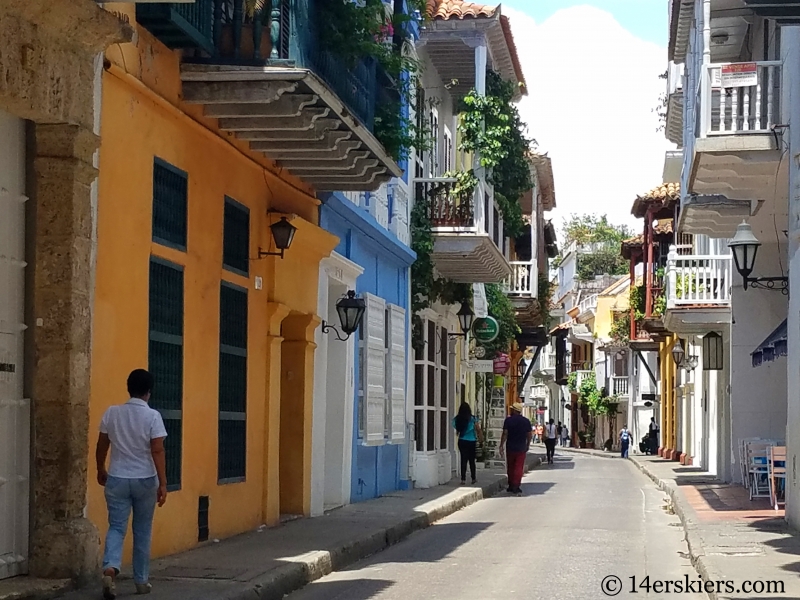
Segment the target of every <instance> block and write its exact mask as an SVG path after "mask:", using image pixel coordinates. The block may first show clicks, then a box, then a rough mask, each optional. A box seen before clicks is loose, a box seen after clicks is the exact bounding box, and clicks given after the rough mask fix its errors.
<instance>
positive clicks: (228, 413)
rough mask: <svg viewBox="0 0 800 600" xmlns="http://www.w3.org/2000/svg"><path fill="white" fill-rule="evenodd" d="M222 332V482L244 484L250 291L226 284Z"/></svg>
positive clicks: (219, 458)
mask: <svg viewBox="0 0 800 600" xmlns="http://www.w3.org/2000/svg"><path fill="white" fill-rule="evenodd" d="M219 321H220V328H219V329H220V330H219V343H220V345H219V431H218V432H219V440H218V456H217V467H218V473H217V477H218V480H219V483H235V482H239V481H244V479H245V474H246V464H247V460H246V459H247V290H245V289H243V288H240V287H238V286H235V285H233V284H230V283H227V282H222V285H221V286H220V319H219Z"/></svg>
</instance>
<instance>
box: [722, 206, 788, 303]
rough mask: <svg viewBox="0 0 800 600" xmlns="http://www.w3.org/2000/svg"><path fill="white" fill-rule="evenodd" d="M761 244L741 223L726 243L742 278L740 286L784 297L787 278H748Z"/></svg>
mask: <svg viewBox="0 0 800 600" xmlns="http://www.w3.org/2000/svg"><path fill="white" fill-rule="evenodd" d="M760 246H761V242H759V241H758V238H757V237H756V236H755V235H753V229H752V227H750V225H748V224H747V223H746V222H744V221H742V223H741V224H740V225H739V227H737V228H736V235H735V236H733V239H732V240H731V241H730V243H728V247H729V248H730V249H731V251H732V252H733V262H734V263H735V264H736V270H737V271H739V275H741V276H742V285H743V287H744V289H745V290H746V289H747V288H748V287H754V288H761V289H766V290H779V291H780V292H782V293H783V294H784V295H788V294H789V278H788V277H750V275H751V274H752V272H753V269H755V266H756V254H758V248H759V247H760Z"/></svg>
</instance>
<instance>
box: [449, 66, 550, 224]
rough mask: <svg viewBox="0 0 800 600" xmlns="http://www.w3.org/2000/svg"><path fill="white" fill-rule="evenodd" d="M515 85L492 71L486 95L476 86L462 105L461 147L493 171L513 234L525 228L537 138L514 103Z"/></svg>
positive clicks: (492, 179) (497, 196) (491, 177)
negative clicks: (522, 204) (530, 135)
mask: <svg viewBox="0 0 800 600" xmlns="http://www.w3.org/2000/svg"><path fill="white" fill-rule="evenodd" d="M515 91H516V90H515V86H514V84H513V83H510V82H507V81H504V80H503V79H502V78H501V77H500V75H499V74H497V73H495V72H494V71H489V72H488V73H487V78H486V95H485V96H480V95H479V94H478V93H477V92H476V91H475V90H472V91H471V92H470V93H469V94H467V96H466V97H465V98H464V100H463V102H462V107H461V119H460V121H459V132H460V133H461V142H460V144H459V148H460V149H461V150H463V151H465V152H474V153H477V155H478V156H479V157H480V164H481V166H482V167H484V168H485V169H486V170H487V171H488V172H489V181H490V182H491V183H492V185H493V186H494V195H495V201H496V202H497V205H498V207H499V208H500V211H501V212H502V213H503V221H504V223H505V226H506V233H507V234H508V235H510V236H512V237H516V236H518V235H520V234H521V233H522V232H523V230H524V227H525V225H524V222H523V220H522V209H521V208H520V205H519V201H520V198H521V197H522V195H523V194H524V193H525V192H527V191H528V190H529V189H531V187H532V185H533V182H532V180H531V167H530V163H529V162H528V159H529V153H530V152H531V149H532V148H534V147H535V144H536V142H535V140H533V139H530V138H528V137H527V128H526V126H525V124H524V123H523V121H522V119H521V117H520V115H519V111H518V110H517V107H516V106H515V105H514V103H513V98H514V93H515Z"/></svg>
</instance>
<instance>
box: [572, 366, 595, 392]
mask: <svg viewBox="0 0 800 600" xmlns="http://www.w3.org/2000/svg"><path fill="white" fill-rule="evenodd" d="M572 372H573V373H575V374H576V375H577V379H576V380H575V386H576V387H577V388H578V389H580V387H581V384H582V383H583V382H584V381H586V380H587V379H588V378H589V377H591V376H592V375H594V371H587V370H573V371H572Z"/></svg>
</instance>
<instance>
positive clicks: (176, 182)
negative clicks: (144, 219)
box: [153, 158, 189, 250]
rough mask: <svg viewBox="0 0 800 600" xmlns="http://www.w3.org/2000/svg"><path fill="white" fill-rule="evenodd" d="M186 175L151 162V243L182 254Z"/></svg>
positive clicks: (172, 168)
mask: <svg viewBox="0 0 800 600" xmlns="http://www.w3.org/2000/svg"><path fill="white" fill-rule="evenodd" d="M188 188H189V181H188V175H187V174H186V172H185V171H181V170H180V169H178V168H177V167H173V166H172V165H171V164H169V163H167V162H165V161H163V160H161V159H160V158H156V159H155V160H154V162H153V241H154V242H158V243H159V244H164V245H165V246H170V247H172V248H177V249H178V250H186V219H187V216H186V214H187V210H188Z"/></svg>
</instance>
